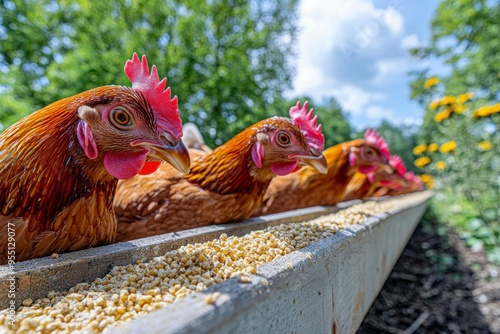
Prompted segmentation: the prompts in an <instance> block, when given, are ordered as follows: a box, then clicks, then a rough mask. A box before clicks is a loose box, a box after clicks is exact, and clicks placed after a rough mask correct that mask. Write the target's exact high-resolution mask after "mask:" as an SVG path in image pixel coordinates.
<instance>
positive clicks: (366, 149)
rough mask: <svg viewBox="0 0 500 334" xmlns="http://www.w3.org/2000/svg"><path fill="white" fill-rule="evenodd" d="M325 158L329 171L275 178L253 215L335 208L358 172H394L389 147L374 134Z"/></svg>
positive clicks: (306, 171) (368, 133) (335, 148)
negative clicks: (389, 161)
mask: <svg viewBox="0 0 500 334" xmlns="http://www.w3.org/2000/svg"><path fill="white" fill-rule="evenodd" d="M323 155H324V156H325V158H326V161H327V162H328V172H327V173H326V174H320V173H318V172H317V171H316V170H314V169H312V168H308V167H306V168H303V169H302V170H301V171H300V172H298V173H294V174H290V175H287V176H285V177H277V178H275V179H274V180H273V181H272V182H271V184H270V185H269V188H268V190H267V193H266V195H265V197H264V201H263V202H262V205H261V206H260V207H259V208H258V209H257V210H256V211H255V212H254V214H253V216H260V215H265V214H271V213H276V212H282V211H288V210H295V209H300V208H305V207H309V206H315V205H334V204H336V203H338V202H339V201H340V199H341V198H342V195H343V193H344V190H345V189H346V187H347V185H348V184H349V182H350V180H351V178H352V177H353V176H354V174H355V173H356V171H358V172H361V173H364V174H366V173H369V172H371V171H374V170H376V169H377V168H384V169H386V170H388V171H389V172H390V171H391V168H390V166H389V165H388V163H387V159H388V158H389V156H390V152H389V147H388V146H387V144H386V142H385V141H384V139H383V138H382V137H380V135H379V134H378V133H377V132H375V131H370V130H368V131H366V133H365V138H364V139H355V140H351V141H348V142H344V143H340V144H337V145H335V146H332V147H330V148H328V149H326V150H325V151H323Z"/></svg>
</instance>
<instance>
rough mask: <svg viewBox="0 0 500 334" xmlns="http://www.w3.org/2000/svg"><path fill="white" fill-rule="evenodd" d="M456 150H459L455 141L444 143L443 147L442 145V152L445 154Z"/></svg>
mask: <svg viewBox="0 0 500 334" xmlns="http://www.w3.org/2000/svg"><path fill="white" fill-rule="evenodd" d="M456 148H457V143H456V142H455V141H453V140H451V141H448V142H446V143H444V144H443V145H441V149H440V150H441V152H443V153H448V152H451V151H453V150H454V149H456Z"/></svg>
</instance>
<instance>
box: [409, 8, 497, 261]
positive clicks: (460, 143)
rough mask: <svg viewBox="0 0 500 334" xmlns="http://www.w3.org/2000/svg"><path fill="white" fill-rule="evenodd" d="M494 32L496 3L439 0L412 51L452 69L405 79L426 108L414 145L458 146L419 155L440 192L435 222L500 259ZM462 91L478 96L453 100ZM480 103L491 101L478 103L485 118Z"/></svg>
mask: <svg viewBox="0 0 500 334" xmlns="http://www.w3.org/2000/svg"><path fill="white" fill-rule="evenodd" d="M499 32H500V3H498V2H497V1H493V2H492V1H486V0H459V1H455V0H444V1H442V2H441V4H440V5H439V8H438V10H437V12H436V14H435V17H434V19H433V22H432V34H433V35H432V42H431V44H430V45H429V46H427V47H421V48H416V49H414V50H412V54H413V55H415V56H416V57H418V58H421V59H434V58H437V59H439V60H441V61H442V62H444V63H445V64H446V65H447V66H449V69H450V74H449V75H448V76H446V77H440V78H439V79H440V83H439V84H437V85H433V86H432V87H424V86H425V84H426V83H428V80H429V79H430V78H431V77H432V76H433V74H432V73H431V72H430V71H429V70H428V69H424V70H422V71H419V72H414V73H413V76H414V80H413V82H412V84H411V88H412V95H411V97H412V98H413V99H415V100H416V101H418V102H419V103H420V104H421V105H422V106H423V107H424V108H425V109H426V113H425V116H424V122H423V125H422V127H421V129H420V132H419V143H422V144H430V143H437V144H443V143H445V142H447V141H453V142H455V143H456V145H457V147H456V149H454V150H452V151H451V152H447V153H442V152H439V151H438V152H433V153H430V152H428V151H427V152H425V153H424V156H428V157H429V158H430V159H431V163H430V164H428V165H427V166H425V167H423V169H422V171H424V172H426V173H428V174H432V175H433V176H435V177H436V182H435V184H436V187H437V188H438V191H439V193H438V194H441V195H440V196H441V197H442V198H441V199H440V200H439V201H438V202H437V203H439V204H438V205H436V212H437V213H438V214H439V216H440V218H441V219H440V220H441V221H444V222H449V223H450V224H452V225H453V226H455V227H457V228H458V229H459V230H460V231H462V236H463V237H464V238H466V240H467V243H468V244H469V245H470V246H472V247H483V248H484V249H485V250H486V251H487V253H488V256H489V257H490V259H495V260H500V256H498V255H499V254H500V239H499V235H500V210H499V207H498V203H500V178H499V175H500V161H499V158H498V157H499V153H500V134H499V126H500V114H499V113H498V111H499V110H500V104H498V103H499V101H500V75H499V71H500V67H499V65H498V64H500V40H499V39H498V34H499ZM467 92H474V93H475V96H476V98H475V99H474V100H472V101H469V102H462V101H455V99H457V98H458V97H459V94H463V93H467ZM441 97H443V98H441ZM438 98H440V99H439V100H438ZM436 101H437V102H436ZM431 102H433V105H432V107H431V106H430V103H431ZM485 106H491V108H490V109H491V112H486V113H484V112H485V109H484V108H483V113H484V115H479V114H480V112H479V111H480V110H481V109H479V108H481V107H485ZM495 106H496V108H495ZM495 110H496V111H495ZM480 143H483V145H484V143H486V144H487V146H491V147H487V148H485V147H484V146H483V147H481V146H480ZM438 161H439V162H440V164H441V165H439V164H436V162H438ZM443 166H445V167H444V168H443ZM439 167H441V168H439Z"/></svg>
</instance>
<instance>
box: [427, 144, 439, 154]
mask: <svg viewBox="0 0 500 334" xmlns="http://www.w3.org/2000/svg"><path fill="white" fill-rule="evenodd" d="M438 148H439V145H438V144H436V143H432V144H429V146H427V151H429V152H431V153H432V152H436V151H437V149H438Z"/></svg>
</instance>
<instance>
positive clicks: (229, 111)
mask: <svg viewBox="0 0 500 334" xmlns="http://www.w3.org/2000/svg"><path fill="white" fill-rule="evenodd" d="M296 5H297V1H296V0H279V1H274V2H272V3H269V2H267V1H264V0H252V1H244V0H232V1H223V0H213V1H209V2H200V1H194V0H188V1H176V0H169V1H166V2H164V1H158V0H157V1H146V0H135V1H129V0H113V1H98V2H92V3H90V2H89V1H87V0H77V1H69V0H60V1H53V0H40V1H38V0H37V1H35V0H18V1H2V6H1V7H0V15H1V17H2V21H0V28H1V29H0V38H1V39H3V41H2V42H5V43H3V47H2V50H1V51H0V70H2V71H3V72H4V75H3V76H2V78H0V85H1V87H2V88H1V89H0V102H2V101H6V100H9V99H10V100H11V101H12V100H20V101H23V104H22V108H20V107H16V108H14V106H13V107H12V108H10V109H9V110H4V109H2V110H1V111H0V123H4V124H9V123H10V122H11V121H12V120H14V119H17V118H20V117H21V116H22V115H25V114H27V113H29V112H32V111H34V110H36V109H38V108H41V107H43V106H45V105H47V104H49V103H51V102H53V101H55V100H58V99H60V98H63V97H66V96H70V95H73V94H76V93H78V92H81V91H84V90H87V89H90V88H93V87H97V86H101V85H107V84H125V85H128V83H127V79H126V77H125V75H124V74H123V64H124V62H125V60H126V59H129V58H130V56H131V55H132V53H133V52H134V51H136V52H138V53H139V54H147V56H148V59H149V60H150V62H151V63H154V64H156V65H157V67H158V70H159V73H160V75H161V76H167V77H168V84H169V86H171V87H172V92H173V94H175V95H178V97H179V102H180V109H181V116H182V118H183V119H184V121H188V120H189V121H192V122H195V123H197V124H198V125H200V127H201V130H202V132H204V133H205V134H208V137H207V138H206V139H207V142H208V143H209V144H212V145H213V144H214V143H216V144H220V143H222V142H223V141H226V140H227V139H229V138H230V137H231V136H233V135H234V134H235V133H236V132H238V131H240V130H242V129H243V128H244V127H246V126H248V125H250V124H251V123H253V122H255V121H257V120H259V119H261V118H264V117H268V116H271V114H270V106H271V105H272V103H274V102H275V101H276V100H278V99H280V97H281V95H282V93H283V91H284V90H286V89H287V88H289V86H290V77H291V74H292V68H291V67H290V65H289V64H288V61H287V59H288V58H289V56H290V55H291V54H292V49H291V47H292V43H293V41H294V38H295V25H294V22H296V20H294V18H295V16H296V14H295V11H296ZM9 105H12V104H9ZM16 116H18V117H16ZM7 122H9V123H7Z"/></svg>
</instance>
